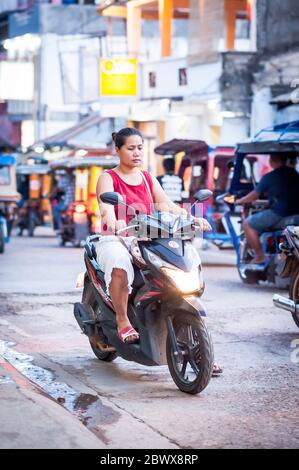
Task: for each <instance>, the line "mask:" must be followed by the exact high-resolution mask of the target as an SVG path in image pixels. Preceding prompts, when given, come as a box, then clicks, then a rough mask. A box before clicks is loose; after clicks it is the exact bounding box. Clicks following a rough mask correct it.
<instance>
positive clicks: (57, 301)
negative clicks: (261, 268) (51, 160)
mask: <svg viewBox="0 0 299 470" xmlns="http://www.w3.org/2000/svg"><path fill="white" fill-rule="evenodd" d="M36 233H37V236H36V237H34V238H33V239H30V238H27V237H23V238H15V237H14V238H13V239H12V241H11V243H10V244H9V245H7V249H6V252H5V254H4V255H1V257H0V292H1V294H0V297H1V304H0V331H1V336H0V448H7V447H9V448H20V447H26V448H38V447H48V448H54V447H67V448H91V447H92V448H99V449H100V448H121V449H125V448H126V449H138V448H152V449H155V448H166V449H186V448H190V449H199V448H239V447H241V448H298V447H299V424H298V423H299V406H298V388H299V380H298V378H299V353H298V342H296V340H298V339H299V330H298V328H297V327H296V325H295V324H294V322H293V320H292V318H291V317H290V316H289V314H288V313H287V312H284V311H282V310H278V309H276V308H275V307H274V306H273V305H272V295H273V293H274V289H273V288H270V287H266V286H257V287H252V286H245V285H243V284H241V282H240V281H239V278H238V274H237V271H236V268H235V267H234V265H233V261H234V256H233V254H231V253H228V252H220V251H215V249H214V248H212V249H211V250H206V251H203V252H201V255H202V259H203V263H204V274H205V280H206V291H205V293H204V301H205V304H206V307H207V310H208V315H209V316H208V318H207V324H208V326H209V328H210V331H211V332H212V337H213V341H214V348H215V356H216V359H217V361H219V362H220V363H221V364H222V365H223V367H224V373H223V375H222V376H221V377H218V378H213V379H212V380H211V382H210V384H209V385H208V387H207V388H206V389H205V390H204V391H203V392H202V393H201V394H200V395H198V396H188V395H186V394H183V393H181V392H180V391H179V390H178V389H177V388H176V386H175V385H174V383H173V381H172V379H171V377H170V375H169V373H168V369H167V367H166V366H165V367H154V368H149V367H145V366H141V365H137V364H134V363H129V362H126V361H124V360H122V359H119V358H118V359H116V360H115V361H114V362H113V363H102V362H100V361H99V360H98V359H96V358H95V356H94V355H93V353H92V351H91V349H90V346H89V343H88V340H87V338H86V336H84V335H82V334H80V329H79V327H78V325H77V323H76V321H75V319H74V317H73V313H72V312H73V303H74V302H76V301H80V296H81V291H80V290H75V288H74V285H75V279H76V275H77V273H79V272H80V271H82V270H83V269H84V266H83V256H82V251H83V250H82V249H75V248H71V247H65V248H61V247H59V246H58V243H57V240H56V238H54V236H53V235H52V232H51V231H50V229H47V228H46V229H45V228H43V229H39V230H37V232H36ZM296 348H297V350H296ZM50 397H51V398H50ZM62 436H63V437H62Z"/></svg>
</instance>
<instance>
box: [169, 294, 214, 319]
mask: <svg viewBox="0 0 299 470" xmlns="http://www.w3.org/2000/svg"><path fill="white" fill-rule="evenodd" d="M177 311H182V312H189V313H191V314H192V315H195V316H200V317H206V316H207V314H206V310H205V307H204V305H203V302H202V301H201V300H200V298H199V297H198V296H196V295H186V296H184V297H180V298H179V299H173V300H169V301H167V302H165V303H163V313H164V314H166V315H169V314H171V313H170V312H177Z"/></svg>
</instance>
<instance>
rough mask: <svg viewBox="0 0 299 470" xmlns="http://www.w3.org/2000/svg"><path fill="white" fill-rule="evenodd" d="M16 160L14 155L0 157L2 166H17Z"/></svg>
mask: <svg viewBox="0 0 299 470" xmlns="http://www.w3.org/2000/svg"><path fill="white" fill-rule="evenodd" d="M15 163H16V159H15V157H14V156H13V155H0V166H11V165H15Z"/></svg>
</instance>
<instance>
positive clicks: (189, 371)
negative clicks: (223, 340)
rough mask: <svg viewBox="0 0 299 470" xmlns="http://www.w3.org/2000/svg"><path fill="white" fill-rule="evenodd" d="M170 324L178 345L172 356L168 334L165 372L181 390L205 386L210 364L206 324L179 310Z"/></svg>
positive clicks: (211, 357) (191, 390) (195, 390)
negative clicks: (176, 352)
mask: <svg viewBox="0 0 299 470" xmlns="http://www.w3.org/2000/svg"><path fill="white" fill-rule="evenodd" d="M173 327H174V332H175V336H176V339H177V343H178V347H179V353H180V354H179V357H178V356H177V355H175V353H174V351H173V348H172V344H171V340H170V337H169V335H168V336H167V341H166V355H167V364H168V368H169V372H170V374H171V376H172V378H173V380H174V382H175V384H176V385H177V387H178V388H179V389H180V390H181V391H182V392H185V393H190V394H194V395H195V394H197V393H200V392H201V391H202V390H204V388H206V386H207V385H208V383H209V381H210V379H211V376H212V372H213V364H214V353H213V345H212V341H211V337H210V334H209V332H208V330H207V327H206V325H205V323H204V321H203V319H202V318H201V317H198V318H196V317H195V316H193V315H191V314H190V313H179V314H177V315H176V316H175V317H174V319H173Z"/></svg>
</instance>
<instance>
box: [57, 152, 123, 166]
mask: <svg viewBox="0 0 299 470" xmlns="http://www.w3.org/2000/svg"><path fill="white" fill-rule="evenodd" d="M118 163H119V158H118V157H115V156H112V155H106V156H103V157H82V158H78V157H73V158H61V159H59V160H54V161H53V162H51V164H50V167H51V169H53V170H58V169H73V168H89V167H92V166H102V167H105V168H112V167H114V166H116V165H118Z"/></svg>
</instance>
